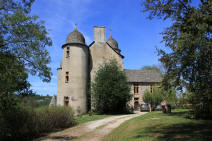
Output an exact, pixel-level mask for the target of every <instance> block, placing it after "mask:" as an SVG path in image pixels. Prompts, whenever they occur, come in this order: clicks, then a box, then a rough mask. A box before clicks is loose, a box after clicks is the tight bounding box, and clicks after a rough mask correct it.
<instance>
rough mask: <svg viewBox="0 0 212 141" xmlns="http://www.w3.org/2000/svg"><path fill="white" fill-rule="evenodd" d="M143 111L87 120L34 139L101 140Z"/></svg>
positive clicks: (50, 140) (43, 140)
mask: <svg viewBox="0 0 212 141" xmlns="http://www.w3.org/2000/svg"><path fill="white" fill-rule="evenodd" d="M145 113H146V112H139V113H136V114H129V115H122V116H112V117H108V118H104V119H101V120H96V121H91V122H87V123H84V124H80V125H78V126H75V127H72V128H68V129H66V130H63V131H60V132H56V133H51V134H49V135H48V136H46V137H43V138H40V139H37V140H35V141H102V140H103V139H104V137H105V136H107V135H108V134H109V133H110V132H111V131H112V130H113V129H115V128H117V127H118V126H119V125H120V124H121V123H123V122H124V121H126V120H129V119H131V118H134V117H137V116H140V115H143V114H145Z"/></svg>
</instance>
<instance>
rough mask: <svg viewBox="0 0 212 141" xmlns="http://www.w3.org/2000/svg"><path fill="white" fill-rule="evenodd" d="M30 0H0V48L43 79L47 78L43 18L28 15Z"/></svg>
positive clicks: (48, 39)
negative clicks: (41, 19)
mask: <svg viewBox="0 0 212 141" xmlns="http://www.w3.org/2000/svg"><path fill="white" fill-rule="evenodd" d="M33 2H34V0H21V1H16V0H2V1H1V7H0V26H1V28H0V52H1V53H4V52H7V53H10V54H12V55H13V56H15V57H16V59H17V60H18V61H20V62H22V63H23V66H24V68H25V69H26V71H27V72H29V73H30V74H32V75H38V76H39V77H40V78H41V79H42V80H43V81H46V82H49V81H50V80H51V71H50V70H51V69H50V67H48V66H47V64H49V63H50V56H49V53H48V51H47V49H46V46H51V45H52V41H51V39H50V37H48V33H47V30H46V28H45V26H44V22H43V21H39V20H38V17H37V16H31V15H30V10H31V4H32V3H33Z"/></svg>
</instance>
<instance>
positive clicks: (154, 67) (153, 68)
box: [141, 65, 163, 75]
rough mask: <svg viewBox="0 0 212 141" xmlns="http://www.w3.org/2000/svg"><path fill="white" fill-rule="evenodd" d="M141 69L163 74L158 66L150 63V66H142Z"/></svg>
mask: <svg viewBox="0 0 212 141" xmlns="http://www.w3.org/2000/svg"><path fill="white" fill-rule="evenodd" d="M141 70H154V71H157V72H159V73H160V74H161V75H162V74H163V71H162V70H161V68H159V67H158V66H156V65H152V66H143V67H142V68H141Z"/></svg>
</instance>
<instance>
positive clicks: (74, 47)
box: [57, 28, 89, 115]
mask: <svg viewBox="0 0 212 141" xmlns="http://www.w3.org/2000/svg"><path fill="white" fill-rule="evenodd" d="M62 48H63V59H62V62H61V66H60V68H58V88H57V89H58V90H57V105H65V106H71V107H72V108H73V110H74V112H75V114H76V115H79V114H82V113H85V112H87V86H88V74H89V72H88V71H89V70H88V68H89V66H88V58H89V48H88V46H87V45H86V44H85V38H84V36H83V35H82V33H80V32H79V31H78V30H77V28H75V29H74V31H73V32H71V33H70V34H69V35H68V37H67V39H66V43H65V44H64V45H63V46H62Z"/></svg>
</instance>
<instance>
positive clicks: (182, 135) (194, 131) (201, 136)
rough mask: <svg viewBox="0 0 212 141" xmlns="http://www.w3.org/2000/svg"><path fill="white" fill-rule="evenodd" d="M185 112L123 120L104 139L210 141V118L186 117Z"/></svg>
mask: <svg viewBox="0 0 212 141" xmlns="http://www.w3.org/2000/svg"><path fill="white" fill-rule="evenodd" d="M187 112H188V110H184V109H183V110H182V109H180V110H179V109H177V110H172V113H171V114H163V113H162V112H161V111H157V112H152V113H147V114H145V115H142V116H139V117H136V118H133V119H131V120H129V121H126V122H124V123H123V124H121V125H120V126H119V127H118V128H116V129H115V130H113V131H112V133H110V134H109V135H108V136H107V137H106V138H105V141H212V120H193V119H187V118H186V114H187Z"/></svg>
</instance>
